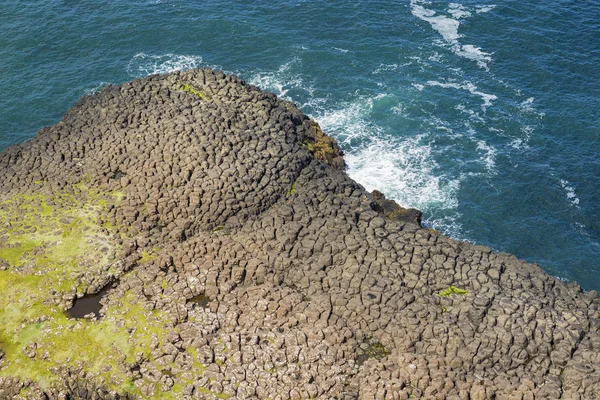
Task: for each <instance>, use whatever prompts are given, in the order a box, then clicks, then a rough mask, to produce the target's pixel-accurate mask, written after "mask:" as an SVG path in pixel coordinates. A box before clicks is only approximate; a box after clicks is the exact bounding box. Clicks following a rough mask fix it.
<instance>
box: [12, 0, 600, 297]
mask: <svg viewBox="0 0 600 400" xmlns="http://www.w3.org/2000/svg"><path fill="white" fill-rule="evenodd" d="M0 28H1V32H2V34H1V35H0V71H1V73H0V149H1V148H5V147H7V146H9V145H11V144H14V143H17V142H22V141H24V140H27V139H28V138H31V137H32V136H33V135H34V134H35V132H36V131H37V130H38V129H40V128H41V127H43V126H46V125H52V124H55V123H57V122H58V121H59V120H60V118H61V116H62V115H63V114H64V113H65V112H66V111H67V109H68V108H69V107H71V106H72V105H73V104H74V103H75V102H76V101H77V100H78V98H80V97H81V96H83V95H86V94H90V93H93V92H95V91H98V90H100V89H101V88H102V86H103V85H105V84H107V83H121V82H124V81H127V80H131V79H133V78H138V77H143V76H146V75H148V74H154V73H165V72H168V71H172V70H175V69H186V68H192V67H213V68H218V69H222V70H224V71H226V72H230V73H235V74H238V75H240V76H242V77H243V78H244V79H246V80H247V81H249V82H251V83H253V84H256V85H258V86H260V87H262V88H264V89H267V90H270V91H273V92H275V93H277V94H278V95H280V96H283V97H285V98H287V99H290V100H292V101H294V102H296V103H297V104H298V105H299V106H300V107H301V108H302V109H303V110H304V111H305V112H306V113H307V114H309V115H310V116H312V117H313V118H315V119H316V120H317V121H318V122H319V123H320V124H321V126H322V127H323V129H324V130H325V131H326V132H327V133H329V134H331V135H333V136H334V137H335V138H336V139H337V140H338V141H339V142H340V144H341V146H342V147H343V149H344V151H345V152H346V161H347V163H348V165H349V168H348V172H349V174H350V176H352V177H353V178H354V179H356V180H357V181H358V182H359V183H361V184H362V185H364V186H365V188H367V189H369V190H372V189H378V190H381V191H382V192H384V193H385V194H386V195H387V196H388V197H391V198H394V199H396V200H397V201H398V202H399V203H401V204H402V205H404V206H410V207H416V208H419V209H421V210H422V211H423V212H424V216H425V225H427V226H430V227H433V228H436V229H439V230H441V231H442V232H444V233H445V234H447V235H449V236H452V237H455V238H458V239H462V240H467V241H471V242H475V243H479V244H485V245H488V246H491V247H492V248H494V249H495V250H500V251H506V252H510V253H514V254H515V255H517V256H518V257H520V258H523V259H526V260H528V261H531V262H536V263H539V264H540V265H541V266H542V267H543V268H544V269H545V270H546V271H547V272H548V273H550V274H552V275H554V276H558V277H560V278H561V279H564V280H568V281H572V280H576V281H578V282H579V283H580V284H581V285H582V286H583V287H584V288H585V289H596V290H600V154H599V153H600V127H599V126H600V67H599V66H600V1H599V0H578V1H566V0H555V1H552V2H540V1H537V0H536V1H534V0H504V1H497V2H496V1H494V0H481V1H472V0H463V1H461V2H460V3H448V2H442V1H423V0H410V1H409V0H404V1H360V0H355V1H352V2H350V1H340V0H328V1H308V0H301V1H271V2H265V3H260V2H255V1H232V0H223V1H202V2H200V1H191V0H163V1H160V0H132V1H117V0H105V1H92V0H44V1H41V0H35V1H33V0H18V1H17V0H3V1H2V2H0Z"/></svg>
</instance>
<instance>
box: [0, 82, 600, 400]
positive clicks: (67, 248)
mask: <svg viewBox="0 0 600 400" xmlns="http://www.w3.org/2000/svg"><path fill="white" fill-rule="evenodd" d="M343 166H344V164H343V159H342V154H341V151H340V150H339V148H338V147H337V144H336V143H335V141H333V140H332V139H331V138H329V137H327V136H326V135H325V134H324V133H323V132H322V131H321V129H320V128H319V126H318V125H317V124H316V123H315V122H314V121H312V120H311V119H309V118H308V117H307V116H305V115H304V114H303V113H302V112H300V111H299V110H298V109H297V108H296V107H295V106H294V104H292V103H289V102H286V101H282V100H279V99H277V98H276V96H275V95H273V94H271V93H265V92H261V91H260V90H258V89H257V88H256V87H253V86H251V85H247V84H245V83H244V82H243V81H241V80H240V79H239V78H237V77H235V76H227V75H225V74H223V73H221V72H217V71H212V70H190V71H186V72H175V73H171V74H168V75H164V76H151V77H148V78H145V79H141V80H137V81H133V82H129V83H125V84H123V85H119V86H108V87H106V88H104V89H103V90H102V91H101V92H100V93H97V94H95V95H92V96H88V97H84V98H83V99H81V100H80V102H79V103H78V104H76V105H75V106H74V107H73V108H72V109H71V110H69V111H68V112H67V114H66V115H65V116H64V118H63V120H62V121H61V122H59V123H58V124H57V125H55V126H52V127H47V128H44V129H42V130H40V131H39V132H38V133H37V135H36V137H35V138H34V139H32V140H31V141H28V142H26V143H23V144H20V145H16V146H13V147H11V148H9V149H7V150H6V151H4V152H3V153H1V154H0V187H1V188H2V189H1V191H0V293H2V299H0V306H1V307H0V398H2V399H4V398H6V399H12V398H24V399H47V398H50V399H54V398H71V399H73V398H74V399H92V398H109V399H125V398H173V399H216V398H219V399H223V398H229V399H255V398H257V399H408V398H424V399H471V400H478V399H492V398H495V399H596V398H599V396H600V395H599V393H600V334H599V328H600V319H599V317H600V300H599V298H598V297H597V294H596V292H594V291H592V292H583V291H582V290H581V288H580V287H579V286H577V285H576V284H570V285H566V284H564V283H562V282H560V281H558V280H557V279H555V278H553V277H551V276H548V275H546V274H545V273H544V272H543V271H542V270H541V269H540V268H539V267H538V266H536V265H532V264H528V263H525V262H523V261H520V260H517V259H516V258H515V257H513V256H511V255H508V254H501V253H496V252H493V251H491V250H490V249H489V248H486V247H482V246H475V245H471V244H467V243H462V242H458V241H455V240H452V239H449V238H446V237H444V236H442V235H440V234H439V233H437V232H435V231H430V230H428V229H425V228H423V227H421V226H420V225H419V222H420V218H421V215H420V213H419V212H418V211H416V210H405V209H402V208H400V207H398V206H397V204H395V203H394V202H392V201H390V200H386V199H385V197H384V196H383V195H382V194H381V193H379V192H377V193H374V194H371V193H368V192H367V191H365V190H364V188H362V187H361V186H360V185H359V184H357V183H356V182H354V181H352V180H351V179H350V178H349V177H348V176H347V175H346V173H345V172H344V170H343ZM103 288H106V289H107V290H104V292H105V293H106V295H105V296H104V297H101V298H100V299H99V300H98V301H100V304H101V309H100V311H99V313H98V314H95V313H90V314H88V315H87V316H86V317H85V318H78V319H75V318H71V317H69V315H68V314H67V313H66V310H68V309H70V308H71V307H73V305H74V304H75V306H76V305H77V300H78V299H79V298H82V297H83V296H85V295H86V294H87V295H89V294H93V293H98V292H100V291H101V290H102V289H103Z"/></svg>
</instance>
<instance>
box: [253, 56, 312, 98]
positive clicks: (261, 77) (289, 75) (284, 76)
mask: <svg viewBox="0 0 600 400" xmlns="http://www.w3.org/2000/svg"><path fill="white" fill-rule="evenodd" d="M300 62H301V61H300V58H298V57H294V58H292V60H290V61H288V62H287V63H284V64H282V65H281V66H280V67H279V68H278V69H277V70H275V71H258V72H255V73H254V74H252V76H251V77H250V78H249V79H248V83H250V84H252V85H256V86H258V87H260V88H261V89H264V90H269V91H272V92H274V93H275V94H277V95H278V96H279V97H281V98H283V99H286V100H289V101H293V99H292V98H291V97H290V96H289V95H288V92H289V91H290V90H292V89H296V90H301V91H305V92H307V94H308V95H309V96H310V97H312V95H313V88H312V87H310V86H309V85H306V84H305V82H304V80H303V79H302V76H301V75H299V74H297V73H295V72H293V70H294V66H295V65H297V64H299V63H300Z"/></svg>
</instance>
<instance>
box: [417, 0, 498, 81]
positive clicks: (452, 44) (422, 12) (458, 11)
mask: <svg viewBox="0 0 600 400" xmlns="http://www.w3.org/2000/svg"><path fill="white" fill-rule="evenodd" d="M428 3H429V2H426V1H423V0H411V2H410V7H411V12H412V14H413V15H414V16H415V17H417V18H419V19H421V20H423V21H426V22H428V23H429V24H430V25H431V27H432V28H433V29H434V30H435V31H437V32H438V33H439V34H440V35H441V36H442V39H443V40H444V42H445V43H446V45H448V46H449V48H450V50H452V52H454V54H456V55H458V56H460V57H464V58H467V59H469V60H473V61H475V62H477V65H478V66H479V67H481V68H484V69H485V70H486V71H489V67H488V64H489V63H490V62H491V61H492V54H491V53H487V52H485V51H483V50H481V48H480V47H477V46H474V45H472V44H461V43H460V41H459V39H460V38H461V37H462V35H461V34H459V33H458V29H459V27H460V19H463V18H468V17H471V16H472V15H473V14H472V13H471V11H469V9H467V8H466V7H465V6H463V5H462V4H458V3H450V4H449V5H448V8H447V10H446V12H447V13H448V14H449V15H450V16H445V15H439V14H438V13H437V12H436V11H434V10H431V9H428V8H425V7H424V5H426V4H428ZM478 10H479V9H478Z"/></svg>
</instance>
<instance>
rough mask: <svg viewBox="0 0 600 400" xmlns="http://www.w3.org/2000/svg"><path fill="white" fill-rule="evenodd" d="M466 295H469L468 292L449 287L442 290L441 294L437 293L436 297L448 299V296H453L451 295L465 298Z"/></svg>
mask: <svg viewBox="0 0 600 400" xmlns="http://www.w3.org/2000/svg"><path fill="white" fill-rule="evenodd" d="M467 293H469V291H468V290H465V289H459V288H457V287H456V286H450V287H449V288H447V289H444V290H442V291H441V292H439V293H438V296H441V297H450V295H453V294H457V295H459V296H465V295H466V294H467Z"/></svg>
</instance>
